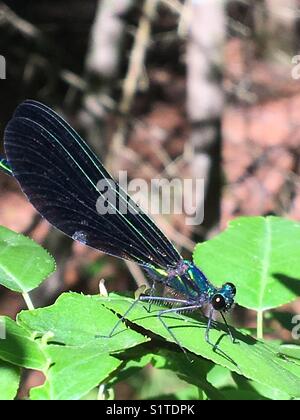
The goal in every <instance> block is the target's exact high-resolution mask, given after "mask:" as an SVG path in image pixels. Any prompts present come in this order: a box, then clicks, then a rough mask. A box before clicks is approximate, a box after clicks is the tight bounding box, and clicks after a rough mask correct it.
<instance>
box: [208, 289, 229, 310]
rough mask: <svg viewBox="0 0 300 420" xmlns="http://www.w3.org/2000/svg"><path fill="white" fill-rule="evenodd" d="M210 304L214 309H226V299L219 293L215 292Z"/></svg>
mask: <svg viewBox="0 0 300 420" xmlns="http://www.w3.org/2000/svg"><path fill="white" fill-rule="evenodd" d="M211 304H212V306H213V308H214V309H215V310H216V311H223V310H225V309H226V301H225V299H224V296H222V295H221V294H219V293H217V294H216V295H215V296H214V297H213V298H212V301H211Z"/></svg>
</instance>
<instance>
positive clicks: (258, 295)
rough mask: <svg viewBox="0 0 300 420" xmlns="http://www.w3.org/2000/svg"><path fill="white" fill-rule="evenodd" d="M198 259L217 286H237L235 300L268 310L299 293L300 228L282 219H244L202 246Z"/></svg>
mask: <svg viewBox="0 0 300 420" xmlns="http://www.w3.org/2000/svg"><path fill="white" fill-rule="evenodd" d="M194 261H195V264H197V266H199V267H200V268H201V270H203V272H204V273H205V274H206V275H207V276H208V278H209V279H211V281H212V282H214V283H216V284H217V285H221V284H222V283H225V282H232V283H235V284H236V286H237V297H236V301H237V302H238V303H239V304H240V305H242V306H245V307H246V308H250V309H254V310H257V311H264V310H267V309H271V308H275V307H277V306H280V305H283V304H286V303H288V302H291V301H292V300H294V299H296V298H297V297H298V296H299V294H300V281H299V280H298V279H299V277H300V224H299V223H296V222H293V221H291V220H287V219H283V218H279V217H241V218H238V219H236V220H233V221H232V222H231V223H230V224H229V227H228V229H227V230H225V231H224V232H223V233H221V234H220V235H218V236H216V237H215V238H213V239H212V240H209V241H207V242H205V243H202V244H198V245H197V247H196V249H195V253H194Z"/></svg>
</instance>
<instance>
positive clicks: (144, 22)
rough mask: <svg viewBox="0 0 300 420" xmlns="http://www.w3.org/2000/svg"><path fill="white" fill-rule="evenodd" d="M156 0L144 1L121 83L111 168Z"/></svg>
mask: <svg viewBox="0 0 300 420" xmlns="http://www.w3.org/2000/svg"><path fill="white" fill-rule="evenodd" d="M157 5H158V0H145V3H144V7H143V12H142V17H141V19H140V22H139V26H138V29H137V32H136V36H135V41H134V45H133V48H132V51H131V54H130V59H129V66H128V71H127V75H126V77H125V80H124V83H123V93H122V99H121V102H120V107H119V111H120V113H121V117H120V118H119V122H118V126H117V130H116V133H115V135H114V137H113V140H112V147H111V151H110V155H109V157H108V166H110V167H112V166H113V164H112V162H113V159H112V155H113V154H114V153H117V152H118V151H119V150H120V149H121V148H122V146H123V145H124V142H125V137H126V133H127V126H128V121H127V117H128V114H129V112H130V109H131V106H132V102H133V99H134V96H135V93H136V91H137V88H138V83H139V80H140V77H141V75H142V72H143V70H144V60H145V56H146V51H147V48H148V46H149V42H150V35H151V22H152V20H153V18H154V16H155V13H156V9H157Z"/></svg>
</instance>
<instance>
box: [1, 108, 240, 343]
mask: <svg viewBox="0 0 300 420" xmlns="http://www.w3.org/2000/svg"><path fill="white" fill-rule="evenodd" d="M4 145H5V152H6V157H7V161H6V160H4V159H2V160H1V161H0V169H3V170H4V171H5V172H7V173H10V174H12V175H13V176H14V177H15V178H16V179H17V181H18V182H19V184H20V186H21V188H22V190H23V192H24V193H25V194H26V196H27V198H28V200H29V201H30V202H31V203H32V205H33V206H34V207H35V208H36V209H37V211H38V212H39V213H40V214H41V215H42V216H43V217H44V218H45V219H47V220H48V221H49V222H50V223H51V224H52V225H53V226H55V227H56V228H58V229H59V230H61V231H62V232H64V233H65V234H66V235H68V236H70V237H72V238H73V239H74V240H77V241H79V242H82V243H84V244H86V245H88V246H90V247H93V248H96V249H98V250H100V251H103V252H105V253H107V254H110V255H113V256H116V257H119V258H122V259H126V260H130V261H134V262H136V263H137V264H139V265H140V266H142V268H143V269H144V270H145V271H146V272H147V273H148V274H149V275H150V277H151V279H153V282H154V283H155V282H159V283H162V284H163V285H165V286H167V287H168V288H169V289H171V290H172V291H174V292H175V293H176V295H180V298H178V297H176V298H175V297H162V296H160V297H158V296H153V291H152V293H150V295H144V294H141V295H140V296H139V297H138V299H137V300H136V301H135V302H134V303H133V305H134V304H135V303H136V302H138V301H143V302H150V304H151V302H158V303H161V304H168V305H171V306H173V307H172V308H169V309H162V310H161V311H160V312H159V313H158V317H159V319H160V320H161V322H162V323H163V325H164V326H165V327H166V328H167V329H168V331H169V333H170V335H171V336H172V338H173V340H174V341H175V342H176V343H177V344H178V345H179V346H180V347H181V345H180V343H179V342H178V340H177V339H176V336H175V335H174V333H173V332H172V331H171V330H170V328H168V326H167V325H166V323H165V322H164V315H166V314H170V313H183V312H185V311H196V310H199V309H202V308H203V307H204V306H208V308H209V311H208V323H207V329H206V335H205V337H206V341H207V342H208V343H209V344H211V345H212V346H214V344H213V343H211V341H210V338H209V331H210V328H211V326H212V323H213V318H214V313H215V312H216V311H217V312H219V313H220V314H221V315H222V317H223V319H224V322H225V323H226V320H225V317H224V313H226V312H228V311H229V310H230V308H231V307H232V306H233V303H234V298H235V294H236V289H235V286H234V285H233V284H231V283H225V284H224V285H223V286H222V287H220V288H217V287H215V286H213V285H212V284H211V283H210V282H209V281H208V279H207V278H206V276H205V275H204V273H203V272H202V271H201V270H200V269H199V268H197V267H196V266H195V265H194V264H193V263H192V262H190V261H187V260H184V259H183V258H182V257H181V256H180V254H179V253H178V252H177V251H176V249H175V248H174V247H173V245H172V244H171V242H170V241H169V240H168V239H167V238H166V237H165V236H164V234H163V233H162V232H161V231H160V230H159V229H158V227H157V226H156V225H155V224H154V223H153V221H152V220H151V219H150V218H149V217H148V216H147V215H146V214H145V213H144V212H143V211H142V210H141V209H140V208H139V207H138V206H137V205H136V204H135V203H134V202H133V201H132V200H131V199H130V198H129V196H128V195H127V194H126V193H125V191H124V190H122V189H121V187H120V186H119V185H118V184H116V183H115V182H114V181H113V178H112V177H111V175H110V174H109V173H108V172H107V171H106V169H105V168H104V167H103V165H102V164H101V162H100V161H99V160H98V158H97V157H96V156H95V154H94V153H93V152H92V151H91V149H90V148H89V146H88V145H87V144H86V143H85V142H84V141H83V140H82V139H81V137H80V136H79V135H78V134H77V133H76V132H75V131H74V130H73V129H72V128H71V127H70V126H69V125H68V124H67V123H66V121H64V120H63V119H62V118H61V117H60V116H58V115H57V114H56V113H55V112H54V111H52V110H51V109H50V108H48V107H47V106H45V105H43V104H41V103H39V102H35V101H31V100H27V101H25V102H23V103H22V104H21V105H20V106H19V107H18V108H17V110H16V111H15V114H14V116H13V118H12V120H11V121H10V122H9V123H8V125H7V127H6V130H5V143H4ZM103 181H105V182H106V183H107V185H108V187H107V188H106V193H105V192H104V190H103V187H102V186H101V185H102V184H101V182H103ZM107 189H108V191H107ZM107 192H109V193H113V194H111V195H112V196H113V195H114V196H115V197H116V200H110V199H109V198H107V197H108V196H109V195H110V194H109V195H107ZM99 203H100V205H101V204H105V206H106V209H107V211H106V212H100V211H98V205H97V204H99ZM124 208H126V209H127V211H123V210H124ZM120 209H122V211H121V210H120ZM174 306H176V307H174ZM130 309H131V308H129V310H130ZM129 310H128V311H127V312H126V314H124V317H123V318H125V317H126V315H127V314H128V312H129ZM118 325H119V323H118V324H117V325H116V326H115V328H114V329H113V331H112V332H111V334H110V336H112V335H113V333H114V332H115V331H116V328H117V326H118ZM226 325H227V323H226ZM227 328H228V325H227ZM228 332H229V334H230V336H231V338H232V340H233V337H232V335H231V332H230V329H229V328H228ZM233 341H234V340H233ZM214 347H215V346H214ZM181 348H182V347H181ZM183 350H184V349H183Z"/></svg>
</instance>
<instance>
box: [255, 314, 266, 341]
mask: <svg viewBox="0 0 300 420" xmlns="http://www.w3.org/2000/svg"><path fill="white" fill-rule="evenodd" d="M256 337H257V339H258V340H263V339H264V311H257V333H256Z"/></svg>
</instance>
